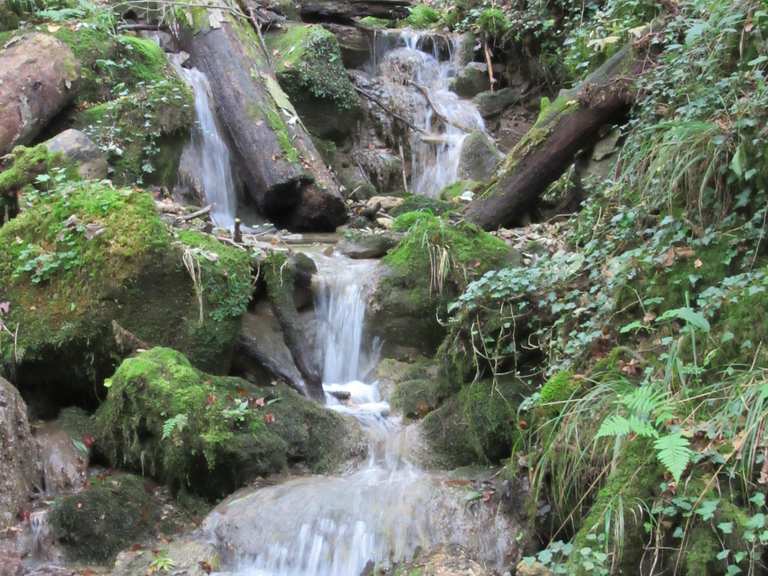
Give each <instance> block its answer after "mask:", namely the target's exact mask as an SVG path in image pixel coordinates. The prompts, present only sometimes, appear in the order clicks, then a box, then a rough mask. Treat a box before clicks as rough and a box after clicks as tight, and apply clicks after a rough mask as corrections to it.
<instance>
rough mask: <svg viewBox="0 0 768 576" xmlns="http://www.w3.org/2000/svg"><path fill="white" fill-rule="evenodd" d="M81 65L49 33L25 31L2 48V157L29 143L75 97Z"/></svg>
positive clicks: (65, 47) (0, 79)
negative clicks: (16, 147)
mask: <svg viewBox="0 0 768 576" xmlns="http://www.w3.org/2000/svg"><path fill="white" fill-rule="evenodd" d="M79 77H80V64H79V62H78V61H77V59H76V58H75V55H74V54H73V53H72V50H70V49H69V47H68V46H67V45H66V44H64V43H62V42H60V41H59V40H57V39H56V38H54V37H53V36H49V35H47V34H41V33H37V32H34V33H30V34H24V35H23V36H20V37H19V38H17V39H14V40H12V41H11V42H9V43H8V44H6V47H5V48H4V49H2V51H0V156H3V155H4V154H7V153H8V152H10V151H11V150H12V149H13V147H14V146H17V145H20V144H29V143H30V142H31V141H32V140H33V139H34V138H35V136H37V135H38V134H39V133H40V131H41V130H42V129H43V128H45V126H46V125H47V124H48V122H49V121H50V120H51V119H52V118H53V117H54V116H55V115H56V114H58V113H59V111H60V110H61V109H62V108H64V106H66V105H67V104H68V103H69V102H71V101H72V99H73V98H74V96H75V89H76V84H77V80H78V78H79Z"/></svg>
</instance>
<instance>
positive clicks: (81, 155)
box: [45, 128, 107, 180]
mask: <svg viewBox="0 0 768 576" xmlns="http://www.w3.org/2000/svg"><path fill="white" fill-rule="evenodd" d="M45 145H46V146H47V147H48V150H50V151H51V152H61V153H62V154H63V155H64V156H65V157H66V158H68V159H70V160H73V161H74V162H75V163H76V164H77V172H78V174H79V175H80V177H81V178H84V179H86V180H100V179H102V178H106V176H107V159H106V157H105V156H104V154H103V153H102V152H101V150H100V149H99V147H98V146H96V144H94V143H93V141H92V140H91V139H90V138H88V136H86V135H85V134H83V133H82V132H80V131H79V130H75V129H73V128H70V129H69V130H64V132H61V133H59V134H57V135H56V136H54V137H53V138H51V139H50V140H46V142H45Z"/></svg>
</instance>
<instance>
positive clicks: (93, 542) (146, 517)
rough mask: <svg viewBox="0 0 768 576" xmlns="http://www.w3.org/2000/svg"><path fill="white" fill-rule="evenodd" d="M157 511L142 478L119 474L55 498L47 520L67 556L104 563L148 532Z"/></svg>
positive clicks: (156, 516) (156, 517) (158, 510)
mask: <svg viewBox="0 0 768 576" xmlns="http://www.w3.org/2000/svg"><path fill="white" fill-rule="evenodd" d="M159 514H160V509H159V507H157V506H156V505H155V502H154V501H153V499H152V497H151V496H150V494H149V493H148V491H147V488H146V487H145V485H144V480H142V479H141V478H138V477H136V476H131V475H128V474H123V475H118V476H110V477H107V478H105V479H97V480H93V481H92V483H91V485H90V486H89V487H88V488H86V489H85V490H83V491H82V492H80V493H78V494H75V495H73V496H67V497H65V498H61V499H60V500H58V501H56V503H55V504H54V506H53V508H52V509H51V513H50V522H51V528H52V530H53V534H54V536H55V538H56V539H57V540H58V541H59V542H60V543H61V544H62V545H63V546H64V548H65V550H66V551H67V554H68V556H69V557H70V558H71V559H73V560H84V561H87V562H100V563H107V562H109V561H110V560H112V559H113V558H114V557H115V556H116V555H117V553H118V552H119V551H120V550H123V549H125V548H129V547H130V546H131V544H134V543H137V542H138V541H139V540H140V539H141V538H142V537H143V536H145V535H146V534H148V533H149V532H150V530H151V529H152V527H153V525H154V523H155V522H156V520H157V519H158V517H159Z"/></svg>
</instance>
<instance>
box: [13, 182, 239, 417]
mask: <svg viewBox="0 0 768 576" xmlns="http://www.w3.org/2000/svg"><path fill="white" fill-rule="evenodd" d="M185 240H186V241H187V242H189V243H190V244H191V248H190V245H188V244H184V241H183V240H182V241H181V242H180V243H179V244H173V243H172V239H171V237H170V235H169V234H168V231H167V229H166V227H165V225H164V224H163V223H162V222H161V221H160V218H159V216H158V214H157V212H156V211H155V206H154V201H153V200H152V197H151V196H150V195H149V194H146V193H143V192H139V191H134V190H129V189H120V188H112V187H110V186H109V185H105V184H102V183H94V182H83V183H74V184H68V185H65V186H61V187H59V188H56V189H55V190H52V191H51V192H50V193H48V194H46V195H45V196H44V197H42V196H41V197H40V199H39V200H38V201H37V202H35V203H34V204H32V205H31V206H30V207H29V208H27V209H26V210H25V211H24V212H23V213H21V214H20V215H19V216H18V217H17V218H15V219H13V220H11V221H10V222H9V223H7V224H6V225H5V226H3V227H2V228H0V277H2V278H3V279H4V280H5V281H4V282H3V284H2V285H0V301H8V302H9V303H10V309H9V313H8V315H7V316H5V317H4V320H5V322H6V323H7V324H8V325H9V326H10V327H12V329H13V330H16V328H18V340H17V343H16V345H15V346H14V345H12V343H11V341H10V340H9V337H8V336H7V335H6V334H2V335H0V358H2V363H3V364H4V365H5V366H6V367H8V369H9V370H10V367H11V366H13V365H16V367H17V369H18V383H19V384H20V386H21V388H22V390H24V386H25V385H27V384H29V385H31V386H46V389H45V393H44V394H43V396H44V397H46V398H49V399H52V398H54V397H55V396H56V395H57V389H58V388H59V387H60V386H63V388H62V390H61V391H60V392H61V394H62V397H61V398H60V400H61V401H62V402H63V403H64V405H71V404H77V403H82V402H84V401H85V399H87V398H89V397H92V395H93V392H94V389H93V388H92V387H91V384H93V383H95V382H99V381H100V379H101V378H103V377H104V376H105V375H108V374H110V373H111V371H112V369H113V366H114V361H115V360H114V358H113V356H112V354H113V353H114V352H115V342H114V338H113V336H112V324H111V323H112V321H115V322H117V323H118V324H119V325H120V326H121V327H122V328H124V329H126V330H128V331H130V332H132V333H133V334H134V335H135V336H137V337H138V338H140V339H141V340H143V341H144V342H148V343H150V344H170V345H173V346H176V347H178V348H179V349H181V350H183V351H185V352H187V353H189V355H190V357H191V358H192V360H193V361H194V362H196V363H197V365H199V366H201V367H204V368H206V369H209V370H219V371H222V370H226V369H227V366H228V363H229V354H230V353H231V345H232V342H233V341H234V338H235V337H236V335H237V332H238V327H239V315H240V314H242V312H243V311H244V310H245V307H246V305H247V302H248V298H249V296H250V284H249V282H250V277H249V275H250V261H249V258H248V255H247V254H246V253H245V252H242V251H240V250H237V249H235V248H232V247H228V246H224V245H222V244H219V243H218V242H217V241H215V240H213V239H210V240H209V239H202V238H198V237H197V236H195V235H194V234H191V235H186V236H185ZM201 246H204V248H201ZM187 248H190V250H191V254H190V255H191V257H192V258H193V261H195V262H198V264H197V265H198V266H199V270H200V271H201V272H202V275H201V279H202V284H201V285H202V299H203V315H202V321H201V319H200V301H199V300H200V299H199V298H198V295H197V293H196V292H195V288H194V286H193V282H192V280H191V277H190V274H189V272H188V271H187V270H186V269H185V266H184V264H183V254H184V251H185V249H187ZM169 327H173V328H172V329H169ZM62 362H63V363H64V364H63V365H66V366H67V370H66V371H61V370H56V369H53V368H52V366H55V365H60V363H62ZM65 382H66V386H64V383H65ZM48 385H50V386H52V388H51V387H48ZM72 387H74V388H72ZM74 390H78V391H79V393H78V395H76V396H72V394H73V391H74Z"/></svg>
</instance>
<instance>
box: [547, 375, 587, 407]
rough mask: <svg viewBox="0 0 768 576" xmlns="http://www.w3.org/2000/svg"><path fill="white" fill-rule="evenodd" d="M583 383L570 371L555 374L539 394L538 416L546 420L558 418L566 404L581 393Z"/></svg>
mask: <svg viewBox="0 0 768 576" xmlns="http://www.w3.org/2000/svg"><path fill="white" fill-rule="evenodd" d="M582 383H583V382H582V380H581V379H579V378H576V377H575V376H574V374H573V372H570V371H569V370H561V371H560V372H557V373H556V374H553V375H552V376H551V377H550V378H549V379H548V380H547V381H546V382H545V383H544V385H543V386H542V387H541V391H540V392H539V401H538V404H539V409H538V414H540V415H541V416H543V417H545V418H551V417H553V416H557V414H559V413H560V412H561V411H562V409H563V407H564V406H565V403H566V402H568V401H569V400H571V399H572V398H573V397H574V395H575V394H576V393H577V392H578V391H579V389H580V388H581V386H582Z"/></svg>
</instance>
